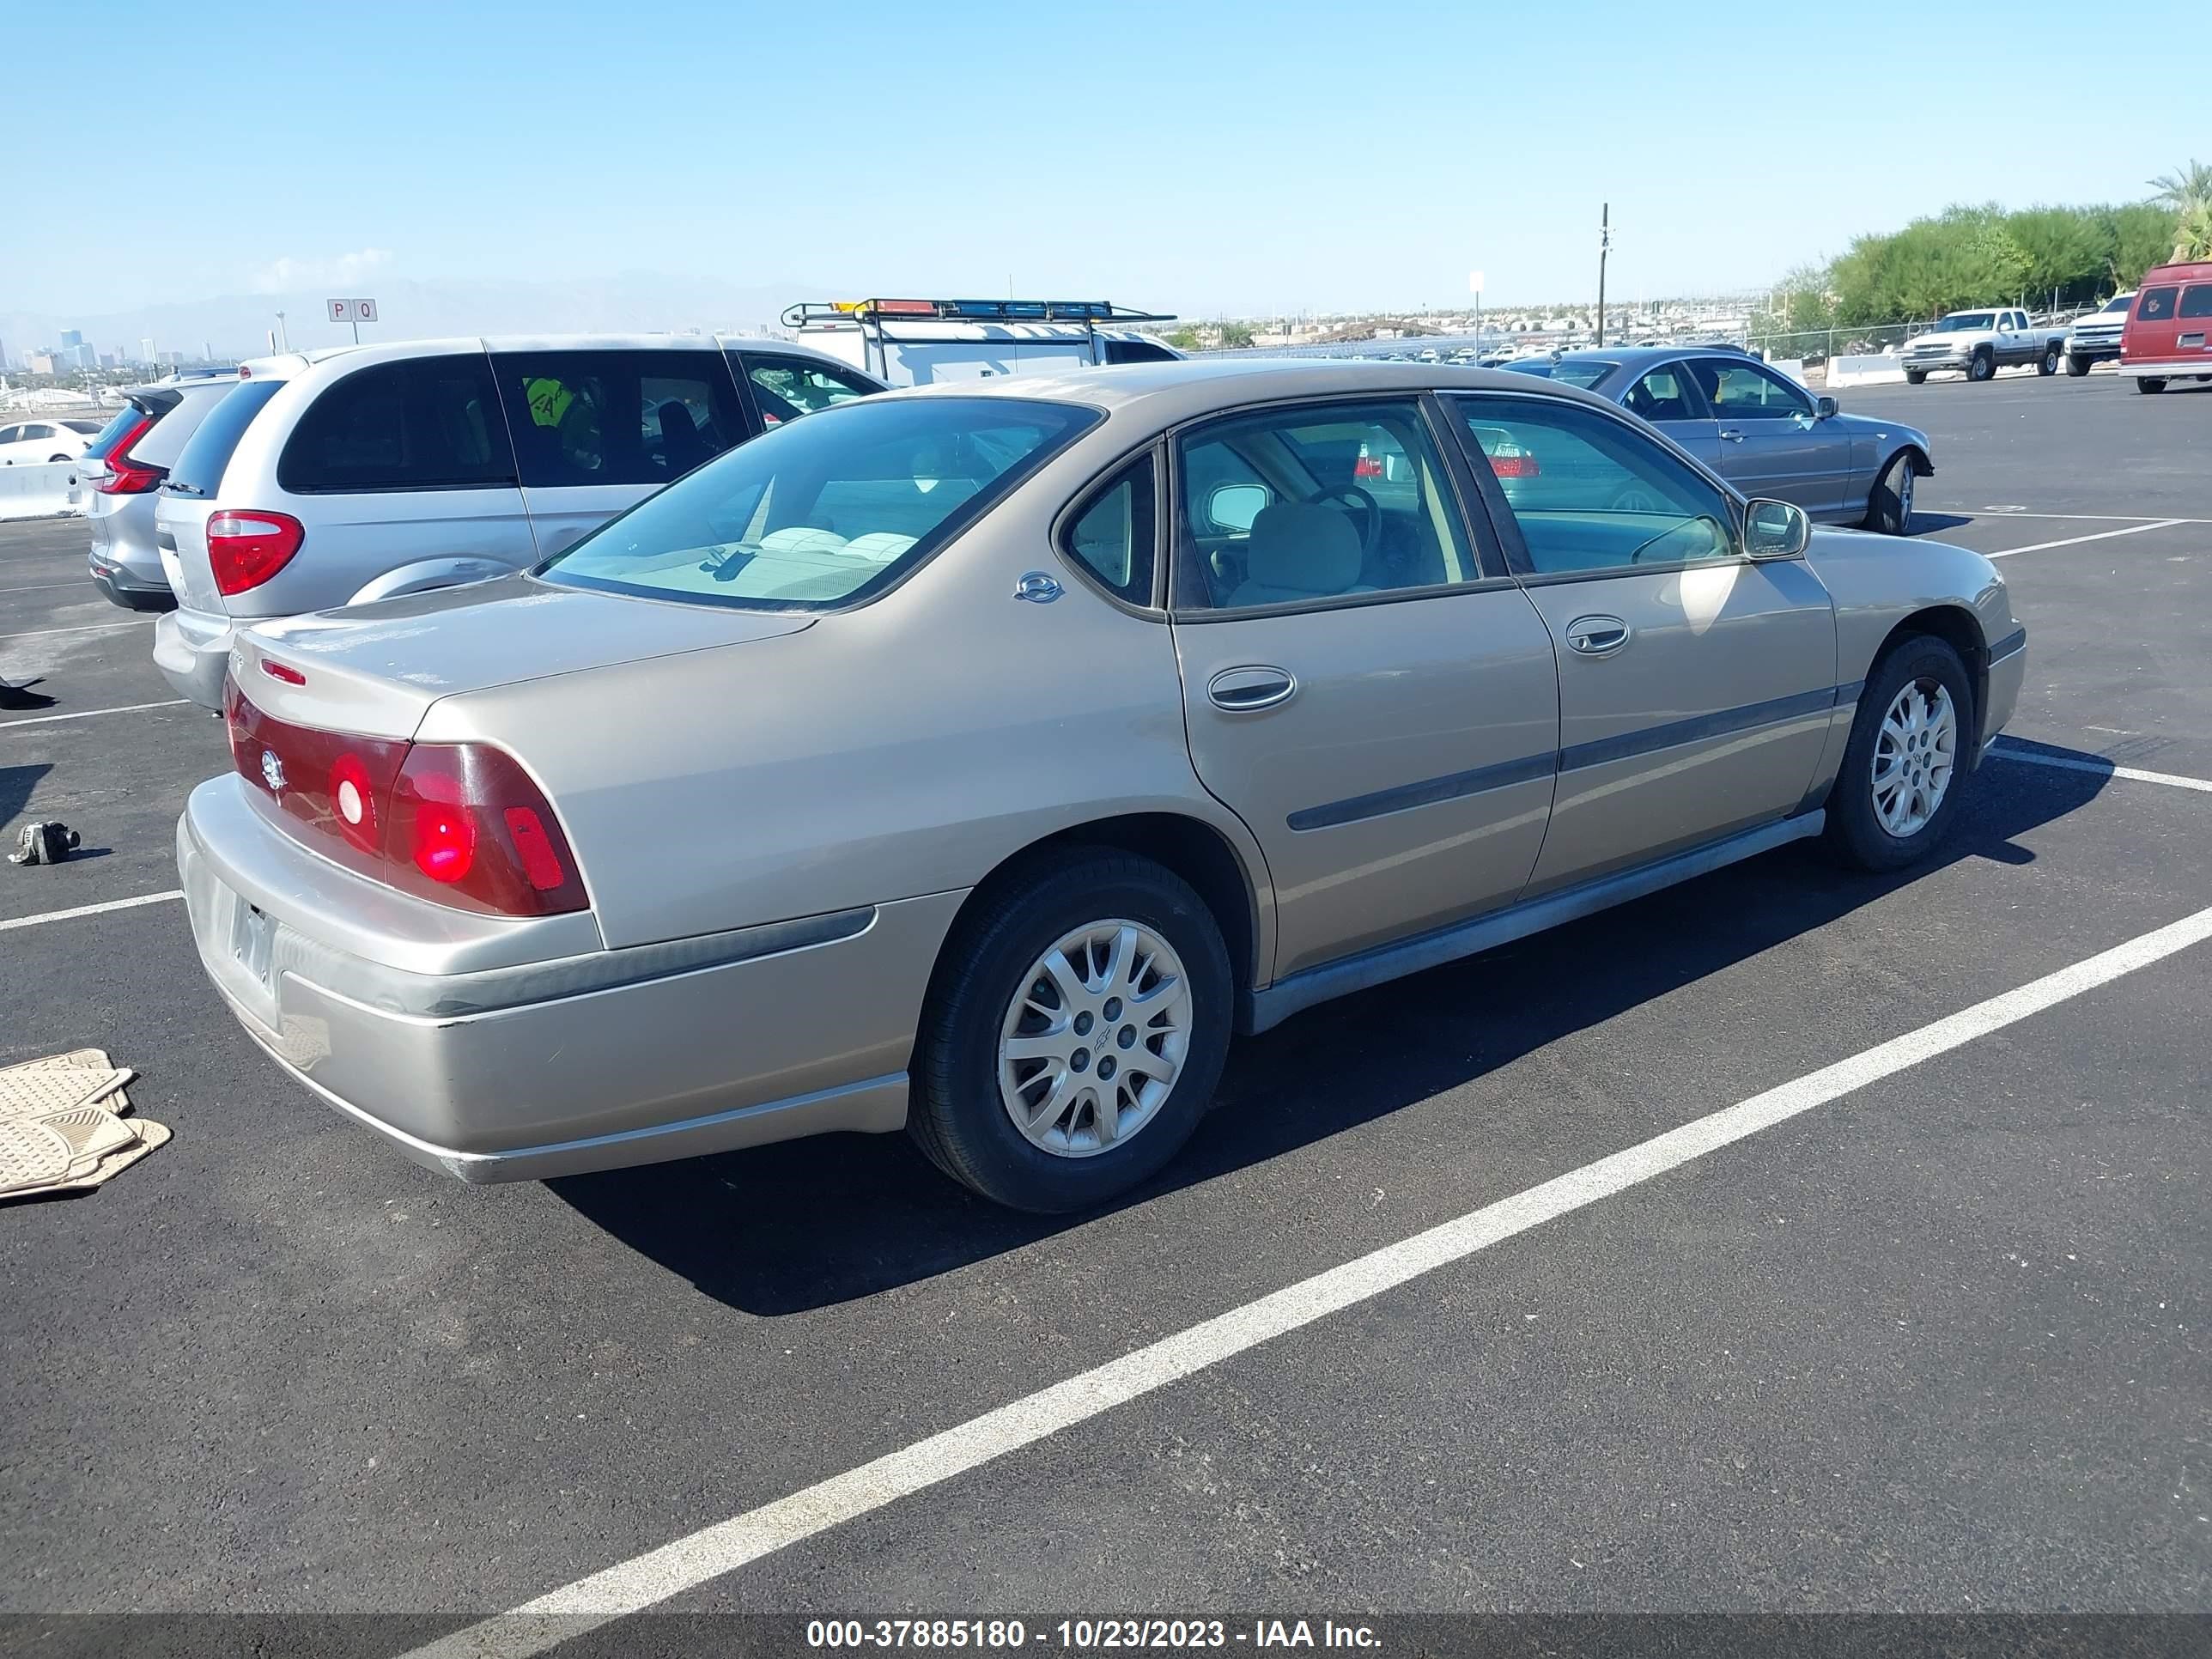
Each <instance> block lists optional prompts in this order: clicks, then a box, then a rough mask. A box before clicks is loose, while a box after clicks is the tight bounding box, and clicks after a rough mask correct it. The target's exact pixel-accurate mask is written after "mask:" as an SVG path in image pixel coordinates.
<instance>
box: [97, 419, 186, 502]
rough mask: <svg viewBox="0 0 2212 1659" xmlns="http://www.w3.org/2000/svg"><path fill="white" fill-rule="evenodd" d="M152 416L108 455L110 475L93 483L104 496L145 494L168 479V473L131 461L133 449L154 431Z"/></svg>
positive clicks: (141, 462)
mask: <svg viewBox="0 0 2212 1659" xmlns="http://www.w3.org/2000/svg"><path fill="white" fill-rule="evenodd" d="M154 420H155V417H154V416H151V415H149V416H146V417H145V418H144V419H143V420H141V421H140V422H138V423H137V425H136V426H134V427H132V428H131V429H130V430H129V431H128V432H126V433H125V434H124V435H122V436H121V437H120V438H118V439H117V440H116V441H115V444H114V447H112V448H111V449H110V450H109V451H108V452H107V459H106V468H107V476H106V477H104V478H97V479H94V482H93V486H92V487H93V489H95V490H97V491H98V492H99V493H100V495H144V494H145V493H146V492H147V491H148V490H149V489H152V488H153V487H154V486H155V484H157V483H161V480H162V479H164V478H166V477H168V476H169V475H168V473H167V471H165V470H164V469H162V468H161V467H158V466H148V465H146V464H145V463H144V462H143V461H134V460H132V459H131V445H133V444H135V443H137V441H139V440H140V439H141V438H143V437H144V436H145V435H147V434H148V433H149V432H151V431H152V430H153V429H154Z"/></svg>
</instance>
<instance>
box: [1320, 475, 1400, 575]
mask: <svg viewBox="0 0 2212 1659" xmlns="http://www.w3.org/2000/svg"><path fill="white" fill-rule="evenodd" d="M1331 501H1349V502H1351V503H1352V506H1354V507H1358V509H1359V511H1360V513H1361V523H1360V526H1359V556H1360V557H1362V558H1363V559H1364V558H1365V557H1366V556H1368V555H1369V554H1370V553H1372V552H1373V551H1374V550H1375V547H1376V543H1378V542H1380V541H1381V540H1382V539H1383V509H1382V508H1381V507H1378V506H1377V505H1376V501H1375V498H1374V497H1373V496H1372V495H1369V494H1368V493H1367V492H1366V491H1365V490H1364V489H1361V488H1360V487H1359V486H1358V484H1352V483H1348V484H1339V485H1337V486H1336V487H1335V488H1334V489H1316V491H1314V493H1313V494H1312V495H1309V496H1307V497H1306V498H1305V503H1304V504H1305V505H1306V506H1308V507H1326V506H1327V505H1328V503H1329V502H1331Z"/></svg>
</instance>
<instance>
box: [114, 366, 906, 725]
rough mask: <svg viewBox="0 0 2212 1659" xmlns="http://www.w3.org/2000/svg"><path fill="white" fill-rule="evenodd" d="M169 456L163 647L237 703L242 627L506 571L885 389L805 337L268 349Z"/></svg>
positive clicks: (208, 701)
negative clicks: (726, 457)
mask: <svg viewBox="0 0 2212 1659" xmlns="http://www.w3.org/2000/svg"><path fill="white" fill-rule="evenodd" d="M240 374H241V375H242V377H243V378H242V379H241V380H240V385H239V386H238V388H237V390H235V391H234V392H231V393H230V394H229V395H228V396H227V397H226V398H223V400H222V402H221V403H220V404H216V408H215V410H214V411H213V412H212V413H211V414H210V415H209V416H208V417H207V419H206V420H205V421H204V422H202V423H201V425H200V427H199V428H198V430H197V431H196V432H194V433H193V435H192V437H191V441H190V442H189V443H187V444H186V445H185V449H184V453H182V454H181V455H179V457H178V458H177V460H176V463H175V465H173V467H172V468H171V469H170V471H169V476H168V478H167V481H166V482H165V483H163V484H162V486H161V498H160V500H159V501H158V502H157V504H156V506H155V542H156V544H157V545H158V547H159V548H160V550H161V562H162V568H163V570H164V572H165V573H166V574H167V576H168V579H169V585H170V587H171V588H172V589H173V591H174V592H175V594H176V596H177V609H176V610H174V611H171V612H170V613H169V614H168V615H167V616H165V617H162V618H161V621H160V622H158V623H155V629H154V660H155V663H156V664H157V665H159V666H160V668H161V671H162V673H163V674H165V675H166V676H167V678H168V679H169V682H170V684H173V685H174V686H175V687H176V688H177V689H178V690H179V691H180V692H182V693H183V694H184V695H185V696H187V697H190V698H191V700H192V701H193V702H197V703H199V704H201V705H203V706H204V707H205V708H221V707H222V683H223V677H224V675H225V673H226V672H227V671H228V664H229V659H230V647H231V635H232V629H233V628H234V624H236V623H241V622H244V623H252V622H258V621H261V620H264V619H266V618H268V617H289V616H294V615H297V614H298V613H300V612H301V611H325V610H329V609H331V608H333V607H336V606H339V605H352V604H356V603H360V602H363V601H366V600H369V599H389V598H391V597H392V596H393V595H395V594H399V593H411V592H418V591H420V590H422V589H424V588H431V587H445V586H452V585H453V584H454V583H457V582H467V581H478V580H483V579H484V578H487V577H490V576H498V575H504V574H507V572H509V571H513V570H518V569H522V568H526V567H528V566H531V565H533V564H536V563H537V562H538V561H539V560H541V559H544V558H548V557H550V556H552V555H553V554H556V553H557V552H559V551H560V550H562V549H563V548H565V547H566V546H568V544H569V543H571V542H573V541H574V540H575V539H576V538H578V537H580V536H581V535H583V534H584V533H585V532H587V531H591V530H595V529H597V528H598V527H599V526H600V525H602V524H604V523H605V522H606V521H607V520H609V519H611V518H612V517H614V515H615V514H616V513H620V512H622V511H623V510H624V509H625V508H627V507H629V506H631V505H632V504H633V503H634V502H635V501H639V500H641V499H642V498H643V497H644V496H646V495H650V494H652V493H653V491H654V490H655V489H659V487H660V486H661V485H663V484H665V483H668V482H669V481H670V480H671V479H673V478H676V477H680V476H682V475H683V474H684V473H685V472H688V471H690V470H691V469H692V468H693V467H695V466H696V465H699V464H700V463H701V462H702V461H705V460H708V459H711V458H712V457H714V455H716V454H718V453H720V452H721V451H723V450H725V449H727V448H729V447H732V445H735V444H740V443H743V442H744V441H745V440H746V439H748V438H750V437H753V436H756V435H758V434H759V433H760V432H761V431H762V430H763V429H764V428H767V427H770V426H774V425H775V424H777V423H778V422H782V421H787V420H791V419H793V418H795V417H797V416H800V415H804V414H806V413H808V412H810V411H811V410H816V409H820V408H824V407H826V406H828V405H829V404H833V403H840V402H842V401H844V400H845V399H847V398H857V397H863V396H866V394H867V393H869V392H879V391H881V390H882V389H883V386H882V383H881V382H880V381H878V380H876V379H875V378H874V377H873V376H872V375H868V374H862V373H860V371H858V370H856V369H854V368H849V367H848V366H846V365H844V364H842V363H840V362H837V361H836V359H834V358H831V357H829V356H824V355H823V353H821V352H818V351H814V350H811V349H807V348H806V347H804V346H793V345H788V344H786V343H781V342H780V341H775V340H748V339H723V338H720V337H708V336H701V335H681V336H668V335H647V336H640V337H617V336H606V335H592V336H586V337H577V336H568V337H539V338H529V339H521V338H512V339H475V340H433V341H417V342H415V343H410V344H406V345H392V346H368V347H356V348H342V349H337V350H334V351H327V352H318V353H313V354H310V355H305V356H303V355H301V354H298V353H294V354H290V355H288V356H280V357H272V358H266V359H262V360H259V361H257V362H252V363H248V364H247V365H246V366H245V368H243V369H242V370H241V371H240Z"/></svg>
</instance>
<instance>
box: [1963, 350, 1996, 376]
mask: <svg viewBox="0 0 2212 1659" xmlns="http://www.w3.org/2000/svg"><path fill="white" fill-rule="evenodd" d="M1996 372H1997V360H1996V353H1994V352H1992V351H1990V350H1988V349H1986V348H1985V349H1983V350H1980V351H1977V352H1976V353H1975V354H1974V355H1973V356H1972V357H1969V358H1968V359H1967V360H1966V378H1967V379H1968V380H1988V379H1990V377H1991V376H1992V375H1994V374H1996Z"/></svg>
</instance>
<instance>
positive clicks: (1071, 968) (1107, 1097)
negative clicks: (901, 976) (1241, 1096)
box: [908, 848, 1235, 1213]
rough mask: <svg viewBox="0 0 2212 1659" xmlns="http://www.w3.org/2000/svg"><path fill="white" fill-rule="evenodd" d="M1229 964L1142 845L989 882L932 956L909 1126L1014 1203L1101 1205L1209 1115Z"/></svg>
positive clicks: (1224, 1030)
mask: <svg viewBox="0 0 2212 1659" xmlns="http://www.w3.org/2000/svg"><path fill="white" fill-rule="evenodd" d="M1234 1010H1235V976H1234V975H1233V974H1232V973H1231V969H1230V964H1229V951H1228V947H1227V946H1226V945H1225V944H1224V943H1223V941H1222V937H1221V929H1220V927H1219V925H1218V923H1217V922H1216V921H1215V920H1214V918H1213V915H1212V912H1211V911H1209V910H1208V909H1207V908H1206V903H1205V902H1204V901H1203V900H1202V899H1200V897H1199V896H1198V895H1197V894H1196V893H1195V892H1194V891H1192V890H1191V888H1190V887H1189V885H1188V884H1187V883H1185V882H1183V881H1182V879H1181V878H1178V877H1176V875H1175V874H1173V873H1172V872H1170V871H1168V870H1166V869H1164V868H1163V867H1161V866H1159V865H1157V864H1155V863H1153V862H1152V861H1151V860H1148V859H1141V858H1138V857H1135V856H1133V855H1132V854H1127V853H1121V852H1117V851H1115V850H1113V849H1111V848H1073V849H1070V850H1067V851H1065V852H1060V853H1057V854H1053V855H1051V856H1049V857H1048V858H1046V859H1043V860H1039V861H1038V862H1036V864H1034V865H1032V866H1030V868H1028V869H1027V870H1025V871H1024V872H1021V873H1020V874H1019V875H1018V877H1017V878H1014V879H1013V880H1012V881H1011V882H1009V883H1008V884H1007V885H1006V887H1005V888H1004V889H1002V890H1000V891H999V892H998V893H996V894H994V895H992V896H987V898H986V899H985V901H984V902H982V903H981V904H980V905H979V906H977V907H976V908H975V910H974V912H973V913H972V914H971V915H967V916H964V917H963V918H962V921H961V923H960V925H959V927H958V928H957V931H956V932H955V933H954V935H953V937H952V938H951V939H950V940H949V941H948V942H947V944H946V945H945V953H944V955H943V956H942V957H940V958H939V963H938V969H937V973H936V975H935V977H934V978H933V981H932V982H931V985H930V991H929V995H928V997H927V1000H925V1002H924V1005H923V1010H922V1024H921V1035H920V1036H919V1037H918V1038H917V1039H916V1041H915V1064H914V1084H915V1097H914V1099H913V1102H912V1103H911V1107H910V1109H909V1111H908V1129H909V1131H910V1132H911V1133H912V1134H913V1135H914V1138H915V1141H916V1142H917V1143H919V1145H920V1146H921V1150H922V1152H924V1153H925V1154H927V1157H928V1158H929V1159H930V1161H931V1162H932V1163H933V1164H936V1165H937V1166H938V1168H939V1169H940V1170H944V1171H945V1174H947V1175H949V1176H951V1177H952V1178H953V1179H954V1180H955V1181H957V1182H961V1183H962V1184H963V1185H965V1186H967V1187H969V1188H972V1189H973V1190H974V1191H975V1192H977V1193H980V1194H982V1195H983V1196H984V1197H985V1198H988V1199H991V1200H994V1201H995V1202H997V1203H1000V1204H1004V1205H1006V1206H1008V1207H1010V1208H1012V1209H1017V1210H1030V1211H1035V1212H1042V1213H1056V1212H1061V1211H1067V1210H1082V1209H1088V1208H1091V1207H1093V1206H1097V1205H1099V1204H1103V1203H1105V1202H1107V1201H1108V1200H1110V1199H1114V1198H1116V1197H1118V1196H1120V1195H1121V1194H1122V1193H1125V1192H1127V1190H1128V1189H1129V1188H1132V1187H1134V1186H1137V1185H1139V1183H1140V1182H1145V1181H1147V1180H1149V1179H1150V1178H1151V1177H1152V1176H1155V1175H1157V1174H1158V1173H1159V1171H1160V1170H1161V1169H1163V1168H1164V1166H1165V1165H1166V1164H1167V1163H1168V1161H1169V1160H1170V1158H1173V1157H1174V1156H1175V1155H1176V1153H1177V1152H1180V1151H1181V1150H1182V1146H1183V1143H1184V1142H1186V1141H1187V1140H1188V1139H1190V1136H1191V1133H1192V1131H1193V1130H1194V1129H1196V1128H1197V1127H1198V1122H1199V1120H1200V1118H1201V1117H1203V1116H1204V1115H1205V1114H1206V1107H1207V1105H1208V1103H1210V1102H1211V1100H1212V1095H1213V1090H1214V1085H1216V1083H1218V1081H1219V1080H1220V1077H1221V1066H1222V1062H1223V1060H1225V1058H1226V1056H1227V1054H1228V1052H1229V1034H1230V1029H1231V1023H1232V1020H1233V1018H1234Z"/></svg>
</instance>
